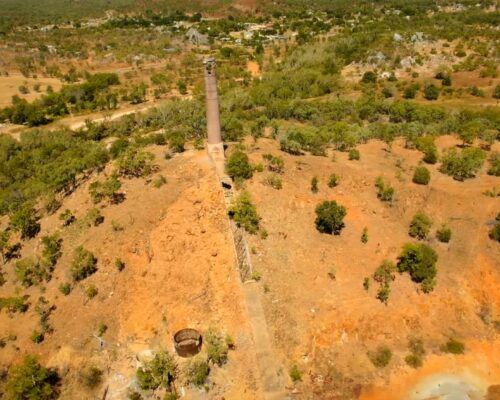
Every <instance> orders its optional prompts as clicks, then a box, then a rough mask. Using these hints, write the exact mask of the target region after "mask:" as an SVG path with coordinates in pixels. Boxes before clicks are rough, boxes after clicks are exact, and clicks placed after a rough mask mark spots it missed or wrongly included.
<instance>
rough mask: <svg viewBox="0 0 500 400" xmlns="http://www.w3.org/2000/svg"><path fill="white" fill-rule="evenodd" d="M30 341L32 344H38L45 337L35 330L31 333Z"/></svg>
mask: <svg viewBox="0 0 500 400" xmlns="http://www.w3.org/2000/svg"><path fill="white" fill-rule="evenodd" d="M30 339H31V341H32V342H33V343H36V344H39V343H42V342H43V339H45V337H44V336H43V333H42V332H38V331H37V330H36V329H35V330H34V331H33V332H32V333H31V336H30Z"/></svg>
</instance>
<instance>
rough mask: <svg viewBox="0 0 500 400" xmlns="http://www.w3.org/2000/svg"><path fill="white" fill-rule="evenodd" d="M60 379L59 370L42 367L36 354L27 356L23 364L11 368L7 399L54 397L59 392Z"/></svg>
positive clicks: (46, 399)
mask: <svg viewBox="0 0 500 400" xmlns="http://www.w3.org/2000/svg"><path fill="white" fill-rule="evenodd" d="M58 381H59V377H58V375H57V372H55V371H54V370H50V369H47V368H44V367H42V366H41V365H40V364H39V363H38V361H37V359H36V358H35V357H34V356H26V357H25V358H24V361H23V362H22V363H21V364H19V365H14V366H12V367H11V368H10V369H9V373H8V376H7V384H6V390H5V394H6V399H7V400H21V399H27V400H50V399H54V398H56V397H57V394H58V388H57V384H58Z"/></svg>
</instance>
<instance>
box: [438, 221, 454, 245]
mask: <svg viewBox="0 0 500 400" xmlns="http://www.w3.org/2000/svg"><path fill="white" fill-rule="evenodd" d="M436 238H437V240H439V241H440V242H441V243H448V242H449V241H450V240H451V229H450V228H449V227H447V226H445V225H443V226H442V227H441V228H440V229H438V230H437V231H436Z"/></svg>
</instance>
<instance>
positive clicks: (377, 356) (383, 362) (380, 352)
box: [368, 346, 392, 368]
mask: <svg viewBox="0 0 500 400" xmlns="http://www.w3.org/2000/svg"><path fill="white" fill-rule="evenodd" d="M368 358H369V359H370V361H371V362H372V364H373V365H374V366H376V367H377V368H383V367H385V366H387V365H388V364H389V362H390V361H391V358H392V351H391V349H389V347H387V346H379V347H377V350H375V351H373V352H371V351H370V352H368Z"/></svg>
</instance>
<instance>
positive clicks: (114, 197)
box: [89, 175, 123, 204]
mask: <svg viewBox="0 0 500 400" xmlns="http://www.w3.org/2000/svg"><path fill="white" fill-rule="evenodd" d="M121 187H122V184H121V182H120V180H119V179H118V177H117V176H116V175H112V176H110V177H109V178H108V179H106V180H105V181H104V182H99V181H96V182H92V183H91V185H90V187H89V192H90V196H91V198H92V201H93V202H94V204H98V203H100V202H101V201H103V200H104V199H106V200H107V201H109V203H110V204H116V203H119V202H120V201H121V199H122V197H123V196H120V193H118V190H120V188H121Z"/></svg>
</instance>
